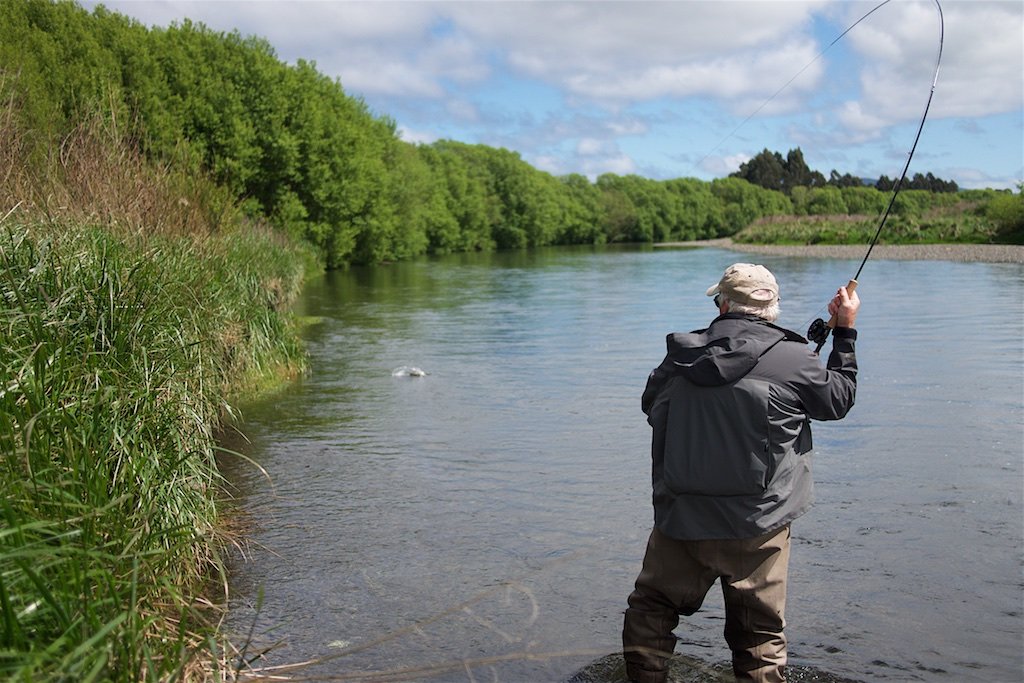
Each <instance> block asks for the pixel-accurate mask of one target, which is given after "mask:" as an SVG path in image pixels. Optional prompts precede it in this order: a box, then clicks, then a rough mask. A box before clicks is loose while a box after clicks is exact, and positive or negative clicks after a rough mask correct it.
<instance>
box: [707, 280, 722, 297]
mask: <svg viewBox="0 0 1024 683" xmlns="http://www.w3.org/2000/svg"><path fill="white" fill-rule="evenodd" d="M720 286H721V283H719V284H716V285H712V286H711V287H709V288H708V291H707V292H705V294H707V295H708V296H714V295H715V294H718V292H719V289H718V288H719V287H720Z"/></svg>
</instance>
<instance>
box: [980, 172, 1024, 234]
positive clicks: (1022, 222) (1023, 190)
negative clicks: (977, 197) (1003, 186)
mask: <svg viewBox="0 0 1024 683" xmlns="http://www.w3.org/2000/svg"><path fill="white" fill-rule="evenodd" d="M985 215H986V216H987V217H988V218H989V220H991V221H992V223H993V224H994V225H995V230H996V236H997V237H998V239H999V241H1000V242H1006V243H1010V244H1024V183H1021V184H1019V185H1018V186H1017V193H1016V194H1014V193H1013V192H1010V191H1006V192H1000V193H998V194H996V196H994V197H993V198H992V199H991V200H990V201H989V203H988V206H987V207H986V208H985Z"/></svg>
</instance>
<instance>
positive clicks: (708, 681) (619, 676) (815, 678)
mask: <svg viewBox="0 0 1024 683" xmlns="http://www.w3.org/2000/svg"><path fill="white" fill-rule="evenodd" d="M735 680H736V679H735V678H734V677H733V675H732V666H731V665H730V664H728V663H726V662H723V663H718V664H711V663H708V662H703V661H701V660H699V659H697V658H696V657H688V656H686V655H681V654H676V655H673V657H672V659H670V660H669V663H668V681H669V683H733V682H734V681H735ZM786 680H788V681H790V682H791V683H812V682H814V683H858V682H857V681H855V680H854V679H850V678H843V677H841V676H835V675H833V674H830V673H827V672H825V671H820V670H818V669H813V668H811V667H807V666H792V665H791V666H787V667H786ZM568 683H626V663H625V662H624V661H623V659H622V655H621V654H620V653H617V652H616V653H613V654H610V655H607V656H605V657H602V658H600V659H598V660H595V661H593V662H591V663H590V664H588V665H587V666H585V667H583V668H582V669H580V670H579V671H577V672H576V673H575V674H573V676H572V678H570V679H569V681H568Z"/></svg>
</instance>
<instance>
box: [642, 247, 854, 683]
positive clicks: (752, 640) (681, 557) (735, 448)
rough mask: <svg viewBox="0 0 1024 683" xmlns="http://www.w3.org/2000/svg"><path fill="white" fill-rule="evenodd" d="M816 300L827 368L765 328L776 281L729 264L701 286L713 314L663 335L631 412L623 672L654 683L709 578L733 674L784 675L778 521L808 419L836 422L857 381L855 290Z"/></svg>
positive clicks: (803, 493) (790, 494) (783, 533)
mask: <svg viewBox="0 0 1024 683" xmlns="http://www.w3.org/2000/svg"><path fill="white" fill-rule="evenodd" d="M850 289H851V291H847V288H846V287H841V288H840V289H839V291H838V292H837V293H836V295H835V297H834V298H833V299H832V300H831V301H830V302H829V305H828V310H829V313H830V314H831V315H833V316H834V317H835V329H834V331H833V342H832V353H831V355H830V356H829V358H828V362H827V364H826V367H822V365H821V362H820V360H819V359H818V357H817V355H816V354H814V353H813V352H812V351H811V350H810V348H808V346H807V340H806V339H804V338H803V337H801V336H800V335H798V334H796V333H795V332H791V331H789V330H786V329H783V328H782V327H778V326H776V325H775V324H774V322H775V320H776V319H777V318H778V315H779V287H778V284H777V282H776V280H775V276H774V275H772V273H771V272H770V271H769V270H768V269H767V268H765V267H764V266H760V265H753V264H749V263H736V264H733V265H732V266H729V268H727V269H726V271H725V274H724V275H723V276H722V278H721V280H720V281H719V282H718V284H716V285H714V286H712V287H711V288H710V289H708V290H707V295H708V296H713V297H715V298H714V302H715V305H716V306H717V307H718V312H719V315H718V317H717V318H715V319H714V320H713V321H712V322H711V326H710V327H708V328H707V329H705V330H697V331H695V332H691V333H689V334H683V333H676V334H670V335H669V336H668V355H667V356H666V357H665V360H664V361H663V362H662V363H661V365H660V366H658V367H657V368H656V369H655V370H654V371H653V372H651V374H650V376H649V377H648V379H647V387H646V389H645V390H644V393H643V398H642V407H643V410H644V412H645V413H646V414H647V416H648V417H647V421H648V422H649V423H650V425H651V427H652V428H653V437H652V448H651V455H652V460H653V463H652V465H653V467H652V469H653V476H652V480H653V488H654V495H653V501H654V529H653V530H652V531H651V535H650V538H649V540H648V543H647V552H646V554H645V556H644V561H643V569H642V570H641V571H640V575H639V576H638V577H637V580H636V589H635V590H634V591H633V592H632V594H630V596H629V600H628V602H629V607H628V609H627V610H626V615H625V620H624V624H623V629H622V642H623V653H624V657H625V660H626V673H627V676H628V678H629V680H630V681H635V682H636V683H662V682H663V681H666V680H667V660H668V658H669V657H670V656H671V655H672V652H673V650H674V649H675V643H676V637H675V636H674V635H673V633H672V631H673V629H674V628H675V627H676V626H677V624H678V623H679V616H680V615H691V614H693V613H694V612H696V611H697V610H698V609H699V608H700V606H701V603H702V602H703V601H704V598H705V596H706V595H707V592H708V590H710V588H711V586H712V584H714V582H715V580H716V579H721V586H722V593H723V595H724V600H725V639H726V642H727V643H728V645H729V647H730V649H731V650H732V665H733V672H734V673H735V675H736V677H737V679H739V680H744V681H762V682H765V683H768V682H773V681H784V680H785V664H786V637H785V635H784V634H783V628H784V626H785V617H784V613H785V606H786V579H787V572H788V562H789V545H790V523H791V522H792V521H793V520H794V519H796V518H797V517H799V516H800V515H802V514H803V513H804V512H806V511H807V510H808V508H809V507H810V506H811V502H812V497H813V495H812V494H813V490H812V487H813V484H812V481H811V463H810V457H811V428H810V421H811V420H812V419H815V420H838V419H840V418H842V417H843V416H845V415H846V414H847V412H848V411H849V410H850V408H851V407H852V406H853V402H854V398H855V394H856V388H857V361H856V357H855V354H854V340H856V338H857V331H856V330H855V329H854V322H855V320H856V317H857V311H858V309H859V308H860V299H859V298H858V296H857V293H856V292H855V291H852V288H850Z"/></svg>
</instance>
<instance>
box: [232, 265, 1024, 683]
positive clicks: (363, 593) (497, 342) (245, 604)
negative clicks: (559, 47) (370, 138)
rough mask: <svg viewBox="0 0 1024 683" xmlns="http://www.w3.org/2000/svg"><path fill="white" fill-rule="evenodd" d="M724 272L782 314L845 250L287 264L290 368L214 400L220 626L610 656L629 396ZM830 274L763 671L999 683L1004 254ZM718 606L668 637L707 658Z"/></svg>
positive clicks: (1002, 673)
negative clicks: (286, 382) (811, 423)
mask: <svg viewBox="0 0 1024 683" xmlns="http://www.w3.org/2000/svg"><path fill="white" fill-rule="evenodd" d="M750 260H754V261H756V262H760V263H764V264H765V265H767V266H768V267H769V268H771V269H772V270H773V271H774V272H775V273H776V275H777V276H778V278H779V280H780V284H781V290H782V291H781V296H782V307H783V313H782V317H781V318H780V321H779V322H780V324H783V325H785V326H788V327H792V328H794V329H796V330H798V331H801V332H803V331H804V330H806V327H807V324H808V323H809V322H810V320H811V319H813V318H814V317H817V316H819V315H822V313H823V312H824V311H823V307H824V304H825V303H826V302H827V301H828V299H829V298H830V297H831V295H832V294H833V292H834V291H835V288H836V287H838V286H839V285H841V284H844V283H845V282H846V281H847V280H848V279H849V278H850V277H851V276H852V275H853V273H854V272H855V271H856V268H857V265H859V259H858V260H854V261H847V260H833V259H810V258H795V257H769V256H763V257H755V256H753V255H750V254H738V253H735V252H729V251H725V250H720V249H711V248H707V249H695V250H658V249H651V248H646V249H641V248H635V249H611V248H609V249H597V248H594V249H589V248H588V249H551V250H541V251H537V252H531V253H511V254H489V255H486V254H485V255H476V254H475V255H462V256H452V257H445V258H435V259H424V260H418V261H415V262H410V263H399V264H394V265H387V266H378V267H373V268H353V269H351V270H348V271H345V272H334V273H329V274H327V275H325V276H324V277H323V278H321V279H317V280H315V281H313V282H310V283H309V284H308V286H307V287H306V289H305V293H304V297H303V299H302V301H301V302H300V303H299V305H298V308H297V312H298V313H300V314H301V315H304V316H315V317H316V322H314V323H313V324H311V325H310V326H309V327H308V328H307V329H306V332H305V339H306V343H307V345H308V350H309V354H310V362H311V369H310V373H309V375H308V376H307V377H305V378H303V379H301V380H299V381H297V382H295V383H294V384H292V385H290V386H288V387H287V388H285V389H284V390H283V391H281V392H279V393H277V394H275V395H273V396H270V397H268V398H266V399H265V400H263V401H261V402H259V403H257V404H252V405H245V406H242V411H243V414H244V419H245V423H244V427H243V429H244V432H245V435H246V437H247V439H248V442H247V443H246V444H244V445H237V448H238V449H239V450H240V451H242V452H244V454H245V455H246V456H247V457H248V458H251V459H252V461H254V462H255V463H258V465H259V468H262V470H263V471H261V470H260V469H259V468H257V467H256V466H254V465H253V464H251V463H247V462H245V461H243V460H242V459H231V458H227V459H225V468H226V473H227V475H228V477H229V479H230V480H231V482H232V483H233V485H234V486H235V494H236V496H237V503H238V505H239V506H240V508H241V509H242V510H243V511H244V514H245V517H246V520H247V522H248V523H249V524H250V525H251V527H250V531H249V534H248V535H249V538H250V540H251V543H250V545H249V547H248V550H247V552H246V556H245V558H244V559H242V558H241V557H238V558H235V560H234V561H233V562H232V565H231V568H230V570H231V580H230V583H231V590H232V600H231V604H230V611H229V618H228V621H227V626H228V629H229V631H231V632H233V633H236V634H239V636H238V637H239V638H242V637H243V636H245V635H246V634H247V633H249V632H250V630H251V632H252V634H253V636H252V641H253V642H252V645H250V653H251V652H253V651H255V650H259V649H261V648H264V647H267V646H270V645H273V649H271V651H270V652H269V653H268V654H267V655H266V657H265V658H263V659H261V660H260V661H259V662H258V664H259V665H262V666H283V665H287V664H292V663H299V662H309V663H306V664H304V665H302V666H301V667H300V668H299V669H297V670H296V671H295V672H294V673H293V675H296V676H299V677H311V678H316V680H364V678H360V677H365V676H366V675H367V674H368V673H370V672H391V673H390V674H388V675H389V676H390V677H386V676H382V677H380V678H374V679H368V680H422V681H514V682H515V681H524V682H526V681H540V682H543V681H552V682H554V681H565V680H567V679H568V678H570V677H571V676H572V675H573V673H574V672H576V671H577V670H579V669H580V668H581V667H584V666H585V665H587V663H588V662H592V661H595V660H597V659H598V658H601V657H602V656H604V655H607V654H609V653H614V652H615V651H616V650H617V649H618V648H619V635H620V629H621V619H622V611H623V609H624V607H625V604H626V596H627V595H628V594H629V592H630V590H631V589H632V583H633V580H634V579H635V577H636V573H637V571H638V570H639V568H640V562H641V559H642V555H643V551H644V546H645V542H646V538H647V534H648V533H649V530H650V524H651V520H652V512H651V508H650V470H649V463H650V451H649V427H648V426H647V424H646V422H645V417H644V415H643V414H642V413H641V411H640V393H641V391H642V390H643V387H644V383H645V381H646V377H647V374H648V372H649V371H650V370H651V369H652V368H653V367H655V366H656V365H657V364H658V363H659V362H660V361H661V359H662V357H663V355H664V352H665V346H664V339H665V335H666V334H667V333H669V332H672V331H688V330H691V329H695V328H698V327H706V326H707V324H708V322H709V321H710V320H711V318H712V317H713V316H714V314H715V310H714V307H713V305H712V303H711V302H710V300H709V299H708V298H707V297H706V296H704V290H705V289H706V288H707V287H708V286H710V285H711V284H713V283H715V282H716V281H717V280H718V278H719V276H720V274H721V272H722V271H723V270H724V268H725V267H726V266H727V265H729V264H730V263H732V262H735V261H750ZM858 292H859V294H860V296H861V299H862V301H863V305H862V308H861V313H860V317H859V319H858V327H859V331H860V339H859V341H858V347H857V351H858V360H859V363H860V375H859V389H858V397H857V405H856V406H855V407H854V409H853V411H852V412H851V414H850V415H849V416H848V418H847V419H846V420H844V421H841V422H832V423H819V424H817V425H816V426H815V429H814V438H815V455H814V468H815V479H816V484H817V501H818V502H817V504H816V506H815V507H814V508H813V509H812V510H811V512H809V513H808V514H807V515H805V516H804V517H802V518H801V519H799V520H797V522H796V523H794V526H793V542H794V546H793V557H792V562H791V583H790V600H789V604H788V609H787V619H788V622H789V625H788V627H787V634H788V637H789V642H790V663H791V664H794V665H800V666H806V667H810V668H812V669H813V670H816V671H821V672H824V673H823V676H825V678H826V679H828V677H835V678H836V679H838V678H852V679H857V680H863V681H885V680H892V681H907V680H919V681H1020V680H1021V677H1022V667H1024V659H1022V645H1024V636H1022V633H1024V616H1022V613H1024V610H1022V600H1024V597H1022V596H1024V581H1022V526H1024V519H1022V509H1024V505H1022V481H1024V480H1022V460H1024V423H1022V419H1024V418H1022V415H1024V406H1022V403H1024V370H1022V368H1024V346H1022V344H1024V342H1022V340H1024V304H1022V302H1024V267H1022V266H1020V265H1017V264H982V263H968V264H960V263H946V262H925V261H920V262H911V261H869V262H868V264H867V266H866V267H865V269H864V272H863V273H862V274H861V277H860V287H859V289H858ZM830 344H831V342H830ZM829 348H830V346H829ZM401 366H414V367H417V368H421V369H422V370H423V371H425V372H426V373H427V374H426V376H424V377H394V376H392V371H393V370H395V369H396V368H399V367H401ZM723 623H724V621H723V614H722V601H721V595H720V593H719V591H718V589H717V588H716V589H713V590H712V592H711V593H710V594H709V596H708V599H707V601H706V603H705V606H704V608H703V609H702V610H701V611H700V612H699V613H698V614H696V615H694V616H693V617H690V618H684V619H683V621H682V622H681V624H680V627H679V628H678V629H677V631H676V633H677V634H678V635H679V637H680V638H681V641H680V643H679V645H678V647H677V652H680V653H683V654H685V655H687V656H688V657H694V658H697V659H699V660H701V661H704V662H708V663H710V664H716V663H721V662H725V661H727V660H728V658H729V654H728V650H727V649H726V646H725V644H724V641H723V639H722V636H721V631H722V627H723ZM816 680H820V679H816Z"/></svg>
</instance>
